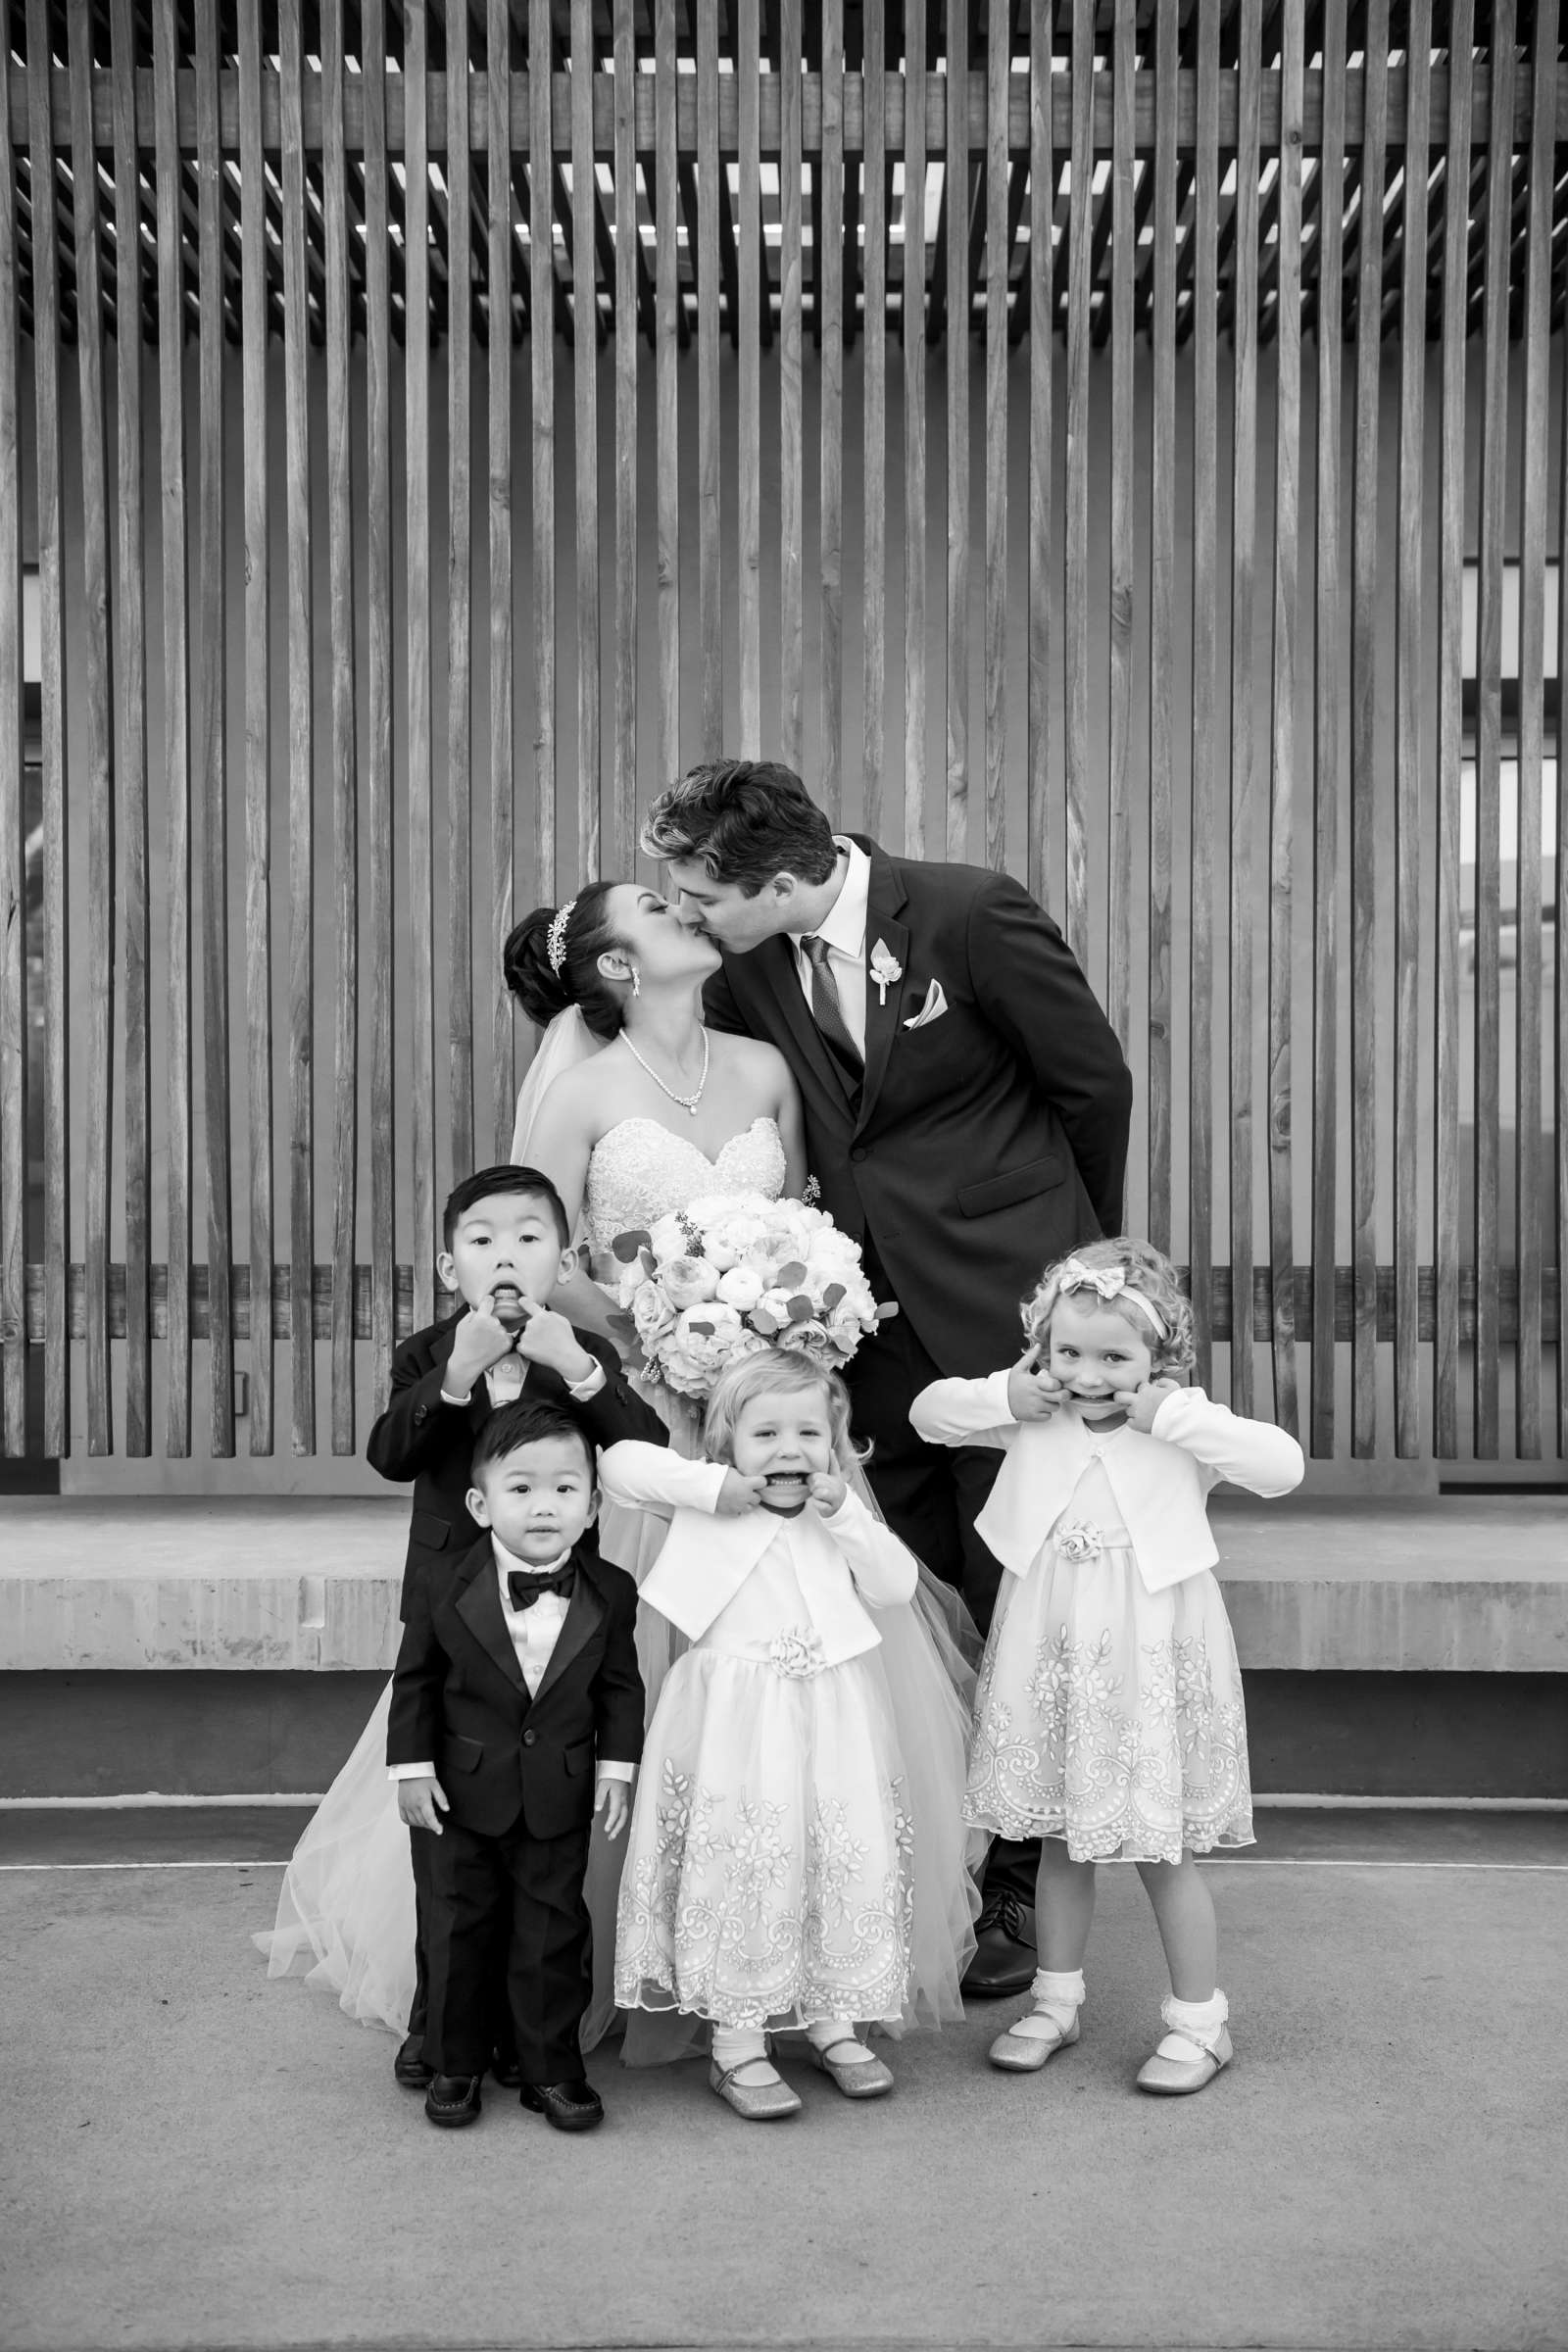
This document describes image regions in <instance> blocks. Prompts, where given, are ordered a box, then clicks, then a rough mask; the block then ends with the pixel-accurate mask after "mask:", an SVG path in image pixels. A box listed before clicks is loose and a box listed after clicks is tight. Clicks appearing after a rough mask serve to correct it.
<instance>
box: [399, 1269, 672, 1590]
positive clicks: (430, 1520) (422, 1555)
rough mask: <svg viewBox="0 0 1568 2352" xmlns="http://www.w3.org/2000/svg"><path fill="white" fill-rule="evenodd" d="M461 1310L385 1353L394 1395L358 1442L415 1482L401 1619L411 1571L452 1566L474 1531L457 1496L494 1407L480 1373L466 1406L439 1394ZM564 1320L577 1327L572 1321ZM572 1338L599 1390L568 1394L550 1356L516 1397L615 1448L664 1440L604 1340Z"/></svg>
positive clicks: (592, 1540) (593, 1549) (593, 1541)
mask: <svg viewBox="0 0 1568 2352" xmlns="http://www.w3.org/2000/svg"><path fill="white" fill-rule="evenodd" d="M466 1311H467V1310H466V1308H462V1309H460V1310H459V1312H458V1313H457V1314H455V1315H452V1316H449V1317H448V1319H447V1320H446V1321H445V1322H444V1323H432V1324H431V1325H430V1326H429V1327H428V1329H427V1330H424V1331H417V1332H416V1333H415V1334H414V1337H413V1338H412V1339H409V1340H405V1341H404V1343H403V1345H402V1347H401V1348H399V1349H398V1351H397V1353H396V1355H395V1356H394V1357H393V1358H392V1394H391V1396H390V1397H389V1398H388V1399H387V1406H386V1410H385V1412H384V1413H383V1414H382V1415H381V1417H380V1419H379V1420H378V1421H377V1422H376V1424H375V1427H374V1428H373V1429H372V1430H371V1432H370V1437H369V1443H368V1445H367V1446H366V1449H365V1450H366V1454H367V1456H368V1460H369V1463H370V1467H371V1469H372V1470H379V1472H380V1473H381V1476H382V1477H383V1478H390V1479H395V1480H397V1481H398V1482H399V1483H400V1484H403V1485H406V1484H407V1483H408V1482H409V1480H411V1479H412V1480H413V1482H414V1509H413V1512H412V1515H411V1517H410V1520H409V1550H408V1558H407V1561H406V1562H405V1565H404V1571H403V1601H402V1606H401V1610H400V1614H401V1615H403V1616H405V1617H406V1616H407V1614H408V1605H409V1587H410V1583H411V1581H412V1579H413V1576H414V1573H415V1571H416V1569H417V1568H421V1567H425V1566H430V1565H440V1564H445V1565H446V1566H448V1567H450V1566H451V1565H452V1564H453V1562H454V1561H455V1560H456V1559H457V1558H458V1556H459V1554H460V1553H461V1552H463V1551H465V1550H466V1549H467V1547H468V1545H469V1544H472V1543H474V1542H475V1540H476V1539H477V1537H478V1534H479V1529H478V1527H477V1526H476V1525H475V1523H474V1521H473V1520H472V1519H471V1518H470V1517H469V1515H468V1505H467V1502H466V1499H465V1497H466V1495H467V1492H468V1488H469V1486H470V1485H471V1483H472V1481H471V1479H470V1477H469V1465H470V1463H471V1462H472V1459H473V1447H474V1441H475V1439H476V1438H477V1437H478V1435H479V1432H480V1430H481V1429H482V1428H483V1427H484V1425H485V1423H486V1421H488V1420H489V1418H490V1415H491V1412H492V1410H493V1409H494V1408H493V1407H492V1405H491V1402H490V1393H489V1391H488V1389H487V1388H486V1386H485V1384H484V1381H483V1380H482V1379H480V1380H476V1381H475V1382H474V1384H473V1392H472V1395H471V1396H470V1397H469V1398H468V1401H467V1403H466V1404H448V1403H447V1401H446V1399H445V1398H444V1397H443V1396H442V1394H441V1383H442V1382H443V1380H444V1379H445V1378H446V1372H447V1362H448V1359H449V1358H450V1356H451V1354H452V1348H453V1342H454V1341H455V1340H456V1338H457V1332H458V1325H459V1324H460V1323H461V1322H462V1320H463V1316H464V1314H466ZM572 1328H573V1330H576V1326H575V1324H574V1325H573V1326H572ZM577 1342H578V1345H579V1346H580V1347H581V1348H584V1349H585V1350H586V1351H587V1353H588V1354H589V1355H591V1356H592V1357H593V1358H594V1360H595V1361H596V1363H599V1364H602V1365H603V1367H604V1373H605V1385H604V1387H603V1388H602V1389H601V1390H600V1392H599V1394H598V1396H597V1397H590V1398H589V1399H588V1400H587V1402H586V1403H584V1402H582V1401H580V1400H579V1399H578V1398H577V1397H573V1396H572V1395H571V1393H570V1391H569V1390H568V1389H567V1387H566V1384H565V1382H564V1380H563V1379H562V1377H561V1375H560V1373H559V1372H556V1371H553V1370H552V1369H551V1367H550V1366H549V1365H548V1364H530V1365H529V1366H528V1369H527V1376H526V1378H525V1379H524V1382H523V1388H522V1394H523V1397H525V1398H532V1399H533V1400H534V1401H536V1402H537V1403H540V1404H557V1405H560V1406H561V1407H562V1408H563V1410H564V1411H565V1412H568V1413H569V1414H570V1415H571V1417H572V1419H573V1420H574V1421H577V1422H580V1423H581V1425H582V1427H583V1429H584V1430H586V1432H587V1434H588V1436H589V1438H590V1439H591V1440H592V1442H593V1444H594V1445H595V1446H613V1445H614V1444H615V1443H616V1441H617V1440H618V1439H621V1438H642V1439H645V1440H646V1441H647V1442H648V1443H649V1444H650V1445H655V1446H660V1445H663V1444H664V1443H665V1442H666V1440H667V1438H668V1432H667V1430H666V1429H665V1427H664V1424H663V1423H662V1421H661V1419H660V1418H659V1415H658V1414H657V1413H656V1412H655V1411H654V1409H653V1406H652V1405H650V1404H645V1403H644V1402H643V1399H642V1398H641V1397H639V1396H638V1394H637V1392H636V1390H635V1389H634V1388H633V1387H632V1386H631V1383H630V1382H629V1381H628V1380H627V1378H626V1375H625V1373H624V1372H623V1371H622V1370H621V1365H620V1358H619V1356H618V1355H617V1354H616V1353H615V1350H614V1348H613V1347H612V1346H611V1344H610V1342H609V1341H608V1340H604V1339H601V1338H600V1337H599V1334H598V1333H597V1332H592V1331H578V1332H577ZM584 1542H585V1544H587V1546H588V1549H589V1552H590V1555H597V1552H598V1537H597V1535H596V1534H595V1532H594V1530H593V1529H592V1528H590V1529H589V1530H588V1532H587V1535H586V1536H585V1538H584Z"/></svg>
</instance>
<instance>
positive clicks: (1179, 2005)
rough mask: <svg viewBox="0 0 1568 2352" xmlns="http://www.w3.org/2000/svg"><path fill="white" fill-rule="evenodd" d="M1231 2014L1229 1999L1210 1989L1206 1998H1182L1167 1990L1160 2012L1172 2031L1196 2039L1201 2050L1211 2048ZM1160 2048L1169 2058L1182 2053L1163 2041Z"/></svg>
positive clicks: (1192, 2040)
mask: <svg viewBox="0 0 1568 2352" xmlns="http://www.w3.org/2000/svg"><path fill="white" fill-rule="evenodd" d="M1230 2013H1231V2005H1230V2003H1229V2001H1228V2000H1227V1999H1226V1998H1225V1995H1224V1994H1223V1993H1222V1992H1218V1991H1216V1992H1211V1993H1210V1994H1209V1996H1208V1999H1207V2000H1206V2001H1179V2000H1178V1999H1177V1998H1176V1995H1175V1994H1174V1993H1173V1992H1167V1993H1166V1995H1165V1998H1164V1999H1163V2000H1162V2001H1161V2002H1160V2004H1159V2014H1160V2016H1161V2017H1162V2018H1163V2019H1164V2021H1165V2023H1166V2025H1167V2026H1169V2028H1170V2030H1171V2033H1172V2034H1182V2035H1183V2036H1184V2037H1185V2038H1186V2039H1187V2040H1188V2041H1191V2042H1196V2043H1197V2045H1198V2047H1199V2048H1200V2049H1201V2050H1212V2048H1213V2046H1214V2043H1215V2041H1216V2040H1217V2039H1218V2036H1219V2030H1220V2028H1221V2026H1223V2025H1224V2023H1225V2021H1226V2019H1227V2018H1228V2017H1229V2016H1230ZM1167 2038H1168V2037H1167ZM1160 2050H1161V2052H1162V2054H1163V2055H1165V2056H1167V2057H1180V2056H1181V2055H1182V2053H1181V2052H1180V2051H1179V2050H1171V2051H1167V2050H1166V2049H1165V2044H1164V2042H1161V2043H1160Z"/></svg>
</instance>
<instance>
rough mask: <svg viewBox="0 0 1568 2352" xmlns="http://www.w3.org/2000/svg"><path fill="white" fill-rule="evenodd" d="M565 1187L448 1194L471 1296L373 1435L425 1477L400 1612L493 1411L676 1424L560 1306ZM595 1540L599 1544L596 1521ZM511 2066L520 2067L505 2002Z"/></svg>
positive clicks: (519, 1184)
mask: <svg viewBox="0 0 1568 2352" xmlns="http://www.w3.org/2000/svg"><path fill="white" fill-rule="evenodd" d="M570 1238H571V1237H570V1233H569V1231H568V1229H567V1225H566V1212H565V1209H564V1206H563V1204H562V1200H561V1196H560V1194H559V1193H558V1192H557V1191H556V1188H555V1186H554V1185H553V1184H552V1183H551V1181H550V1179H549V1177H548V1176H545V1175H543V1174H541V1172H540V1171H539V1170H538V1169H537V1168H526V1167H515V1166H512V1165H510V1164H508V1165H505V1166H502V1167H494V1168H481V1169H480V1170H479V1171H478V1172H477V1174H475V1175H472V1176H468V1177H466V1178H465V1179H464V1181H463V1182H462V1183H461V1184H460V1185H458V1186H457V1187H456V1188H455V1189H454V1191H453V1193H452V1196H451V1198H450V1199H449V1200H448V1201H447V1204H446V1212H445V1217H444V1221H443V1239H444V1241H445V1245H446V1246H445V1248H444V1250H443V1251H442V1253H441V1256H440V1258H439V1259H438V1261H437V1263H438V1265H439V1267H440V1272H441V1279H442V1281H443V1282H444V1283H445V1284H446V1285H447V1287H448V1288H449V1289H450V1290H455V1291H457V1292H458V1293H459V1295H460V1297H461V1299H462V1300H463V1304H462V1305H461V1306H460V1308H459V1310H458V1312H457V1313H456V1314H455V1315H450V1316H448V1317H447V1319H446V1320H445V1321H444V1322H441V1323H432V1324H431V1325H430V1326H429V1328H428V1329H427V1330H424V1331H417V1332H416V1333H415V1334H414V1336H413V1338H412V1339H408V1340H405V1341H404V1343H403V1345H402V1347H401V1348H399V1349H398V1351H397V1353H396V1355H395V1356H394V1357H393V1359H392V1394H391V1396H390V1397H389V1398H388V1400H387V1406H386V1410H385V1412H383V1413H382V1415H381V1417H380V1419H379V1420H378V1421H377V1422H376V1424H375V1427H374V1428H373V1429H372V1430H371V1432H370V1438H369V1444H368V1446H367V1448H366V1451H367V1454H368V1458H369V1462H370V1465H371V1468H372V1469H375V1470H378V1471H379V1472H380V1473H381V1476H382V1477H383V1478H390V1479H395V1480H397V1481H398V1482H400V1483H406V1482H408V1481H410V1480H412V1481H413V1483H414V1509H413V1513H412V1516H411V1519H410V1524H409V1549H408V1557H407V1560H406V1562H405V1566H404V1575H403V1600H402V1606H401V1609H400V1612H399V1613H400V1615H401V1616H403V1617H404V1618H405V1620H406V1619H407V1616H408V1609H409V1595H410V1592H411V1590H412V1587H413V1583H414V1579H415V1577H416V1575H417V1572H418V1571H419V1570H421V1569H425V1568H428V1569H429V1570H431V1571H432V1572H433V1573H435V1574H438V1575H439V1574H443V1573H445V1574H450V1573H451V1572H452V1571H453V1570H454V1569H455V1568H456V1567H457V1565H458V1563H459V1561H460V1560H461V1559H462V1558H463V1556H464V1554H465V1553H466V1551H468V1550H469V1549H470V1548H471V1547H472V1545H473V1544H474V1543H475V1542H476V1540H477V1538H478V1535H479V1529H478V1527H477V1526H476V1524H475V1522H474V1520H473V1518H472V1517H471V1515H470V1513H469V1510H468V1504H467V1494H468V1488H469V1484H470V1479H469V1465H470V1463H471V1461H472V1457H473V1447H474V1441H475V1439H476V1438H477V1437H478V1436H479V1434H480V1432H481V1431H482V1430H483V1428H484V1426H485V1424H486V1422H487V1421H488V1420H489V1418H490V1416H491V1414H492V1412H493V1411H494V1410H495V1409H496V1408H497V1407H498V1406H499V1405H503V1404H507V1403H510V1402H514V1401H515V1399H516V1398H517V1397H519V1396H525V1397H528V1398H529V1399H530V1400H537V1401H540V1402H543V1403H548V1404H555V1405H559V1406H561V1407H563V1408H564V1409H565V1410H568V1411H569V1412H570V1413H571V1414H572V1416H573V1417H574V1419H576V1420H577V1421H578V1423H579V1424H580V1425H581V1427H582V1428H583V1429H584V1430H585V1431H586V1432H587V1434H588V1436H589V1437H590V1438H591V1439H592V1441H593V1443H594V1445H596V1446H613V1445H614V1444H616V1442H617V1441H618V1440H619V1439H621V1438H642V1439H644V1440H646V1441H647V1442H648V1443H649V1444H651V1445H655V1446H661V1445H663V1444H664V1443H665V1442H666V1440H667V1437H668V1432H667V1431H666V1430H665V1428H664V1425H663V1423H662V1421H661V1420H660V1418H659V1415H658V1414H657V1413H656V1412H655V1411H654V1410H653V1408H652V1407H651V1406H650V1405H647V1404H645V1403H644V1402H643V1400H642V1398H641V1397H639V1396H638V1395H637V1393H636V1391H635V1390H634V1389H633V1388H632V1387H631V1385H630V1383H629V1382H628V1381H627V1379H626V1377H625V1374H624V1373H623V1372H622V1370H621V1368H620V1360H619V1358H618V1356H617V1355H616V1353H615V1351H614V1348H613V1347H612V1346H611V1344H610V1342H609V1341H608V1340H605V1339H602V1338H600V1336H599V1335H598V1334H597V1333H595V1332H589V1331H579V1330H578V1329H577V1328H576V1327H575V1326H574V1325H573V1324H571V1323H568V1322H567V1320H566V1318H565V1316H564V1315H561V1314H557V1313H555V1312H554V1311H553V1310H552V1308H551V1306H550V1299H551V1295H552V1293H553V1292H554V1290H555V1288H556V1285H557V1283H558V1282H561V1281H562V1280H564V1277H565V1276H566V1275H567V1274H569V1273H571V1272H572V1271H573V1269H574V1268H575V1265H576V1259H575V1257H574V1256H573V1254H572V1252H571V1250H570V1249H569V1248H568V1244H569V1242H570ZM583 1540H584V1542H585V1543H586V1544H588V1545H589V1546H590V1547H593V1548H595V1549H597V1539H596V1538H595V1536H594V1533H593V1530H592V1527H591V1526H590V1527H589V1529H588V1530H587V1532H586V1533H585V1536H584V1539H583ZM431 1844H432V1840H431V1839H430V1838H428V1837H425V1836H423V1835H421V1833H420V1832H419V1831H417V1830H416V1831H414V1833H413V1834H412V1836H411V1838H410V1849H411V1852H412V1856H413V1862H414V1897H415V1919H416V1946H417V1948H416V1976H415V1991H414V2005H413V2007H412V2009H411V2011H410V2014H409V2031H408V2035H407V2038H406V2039H405V2040H404V2042H403V2044H402V2046H401V2047H400V2049H399V2051H398V2054H397V2057H396V2059H395V2060H394V2062H393V2072H394V2074H395V2075H396V2076H397V2079H398V2081H399V2082H401V2083H402V2084H403V2085H404V2087H405V2088H406V2089H410V2090H422V2089H423V2088H424V2087H425V2086H426V2084H427V2083H428V2082H429V2080H430V2072H431V2070H430V2068H429V2066H428V2065H427V2063H426V2061H425V2058H424V2053H423V2046H422V2045H423V2040H424V2022H425V2007H426V1999H427V1992H428V1965H427V1954H426V1950H425V1936H424V1911H425V1904H426V1901H427V1898H428V1894H429V1888H430V1866H431V1864H430V1847H431ZM497 2007H498V2016H497V2047H498V2052H499V2066H500V2076H501V2079H502V2080H504V2081H505V2082H506V2083H507V2087H508V2088H509V2089H510V2088H511V2087H513V2085H514V2083H515V2080H516V2078H515V2073H514V2066H513V2062H512V2060H511V2058H510V2054H509V2053H508V2051H507V2046H506V2045H507V2041H508V2038H509V2036H508V2034H507V2028H506V2022H505V2004H504V2003H502V2002H500V2001H498V2004H497Z"/></svg>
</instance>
